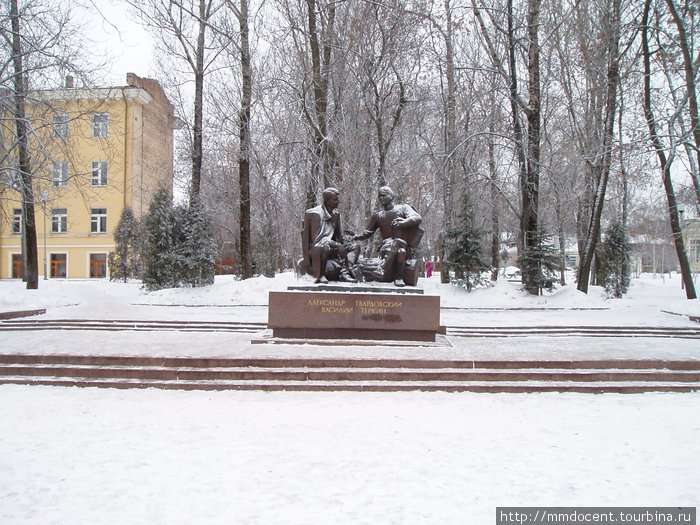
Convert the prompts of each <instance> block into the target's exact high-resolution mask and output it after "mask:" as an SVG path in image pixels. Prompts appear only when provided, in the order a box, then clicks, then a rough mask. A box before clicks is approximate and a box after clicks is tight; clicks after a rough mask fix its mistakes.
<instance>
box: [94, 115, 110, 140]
mask: <svg viewBox="0 0 700 525" xmlns="http://www.w3.org/2000/svg"><path fill="white" fill-rule="evenodd" d="M108 132H109V114H107V113H94V114H93V115H92V136H93V137H94V138H96V139H106V138H107V134H108Z"/></svg>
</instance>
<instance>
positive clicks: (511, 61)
mask: <svg viewBox="0 0 700 525" xmlns="http://www.w3.org/2000/svg"><path fill="white" fill-rule="evenodd" d="M508 73H509V75H510V83H509V89H510V109H511V113H512V119H513V138H514V140H515V149H516V155H517V158H518V168H519V169H518V174H519V180H520V191H521V194H524V193H525V191H526V189H525V184H526V180H527V161H526V155H525V142H524V140H523V129H522V124H521V123H520V112H519V110H518V73H517V69H516V51H515V20H514V18H513V0H508ZM523 217H524V210H521V211H520V221H521V222H520V238H519V242H518V252H519V253H520V252H521V251H522V249H523V246H525V237H524V235H523V232H524V231H525V229H524V227H523Z"/></svg>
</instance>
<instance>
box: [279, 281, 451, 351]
mask: <svg viewBox="0 0 700 525" xmlns="http://www.w3.org/2000/svg"><path fill="white" fill-rule="evenodd" d="M268 327H269V328H271V329H272V335H273V336H274V337H280V338H303V339H382V340H385V339H394V340H401V341H435V336H436V334H439V333H444V328H443V327H441V326H440V297H439V296H433V295H422V294H419V293H376V292H370V291H352V292H350V291H348V292H345V291H330V290H328V291H312V290H308V289H307V290H288V291H286V292H270V296H269V309H268Z"/></svg>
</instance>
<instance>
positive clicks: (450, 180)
mask: <svg viewBox="0 0 700 525" xmlns="http://www.w3.org/2000/svg"><path fill="white" fill-rule="evenodd" d="M444 1H445V17H446V20H447V27H446V28H445V31H444V33H443V36H444V39H445V77H446V80H447V93H446V99H447V100H446V107H445V124H446V125H445V164H444V170H445V171H444V173H445V175H444V177H445V179H444V187H445V197H444V198H445V214H444V216H443V221H442V230H443V232H447V231H449V230H450V228H452V224H453V222H454V220H453V219H454V216H455V205H454V186H455V153H456V152H455V149H456V144H457V139H456V134H457V115H456V113H457V96H456V91H457V87H456V82H455V63H454V43H453V41H452V39H453V27H452V8H451V6H450V0H444ZM441 246H442V247H441V250H442V251H441V253H440V257H441V259H442V268H443V271H442V272H441V273H440V279H441V282H443V283H449V282H450V269H449V266H448V265H447V264H446V262H445V253H444V244H442V245H441Z"/></svg>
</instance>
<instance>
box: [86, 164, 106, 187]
mask: <svg viewBox="0 0 700 525" xmlns="http://www.w3.org/2000/svg"><path fill="white" fill-rule="evenodd" d="M90 174H91V175H90V182H91V184H92V185H93V186H107V161H106V160H99V161H93V162H92V170H91V171H90Z"/></svg>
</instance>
